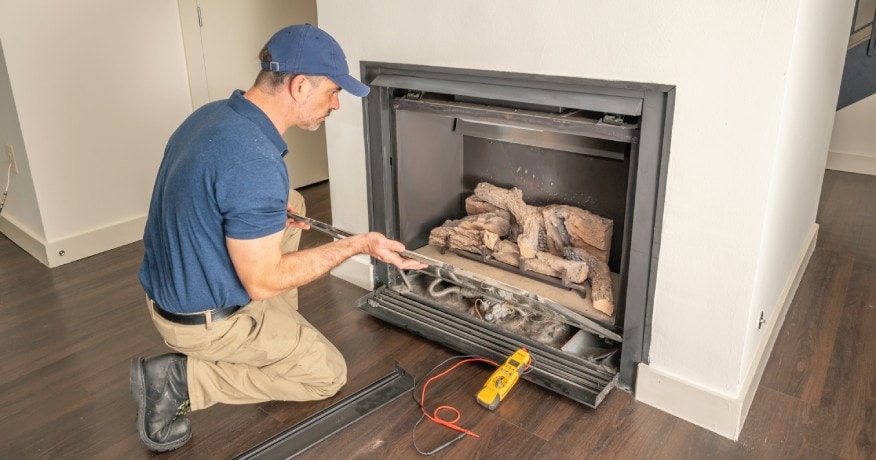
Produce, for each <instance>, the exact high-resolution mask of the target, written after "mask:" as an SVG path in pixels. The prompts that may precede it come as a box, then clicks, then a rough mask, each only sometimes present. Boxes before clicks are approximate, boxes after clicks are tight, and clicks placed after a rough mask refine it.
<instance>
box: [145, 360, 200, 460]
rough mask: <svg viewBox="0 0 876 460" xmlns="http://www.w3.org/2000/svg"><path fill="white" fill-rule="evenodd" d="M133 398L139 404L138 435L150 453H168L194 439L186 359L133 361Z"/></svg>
mask: <svg viewBox="0 0 876 460" xmlns="http://www.w3.org/2000/svg"><path fill="white" fill-rule="evenodd" d="M131 396H133V398H134V401H137V404H138V407H137V432H138V434H139V435H140V441H142V442H143V444H145V445H146V447H148V448H149V449H150V450H154V451H157V452H165V451H168V450H173V449H176V448H178V447H181V446H182V445H183V444H185V443H186V442H188V440H189V439H191V437H192V427H191V423H190V422H189V419H188V418H187V417H185V414H186V412H188V409H189V390H188V383H187V380H186V356H185V355H182V354H179V353H171V354H166V355H160V356H155V357H152V358H148V359H146V358H134V359H133V360H131Z"/></svg>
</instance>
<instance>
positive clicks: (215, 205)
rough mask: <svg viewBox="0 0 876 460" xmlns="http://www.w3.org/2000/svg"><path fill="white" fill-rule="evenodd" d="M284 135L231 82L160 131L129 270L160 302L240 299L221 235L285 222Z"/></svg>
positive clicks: (246, 234)
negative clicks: (165, 136) (161, 145)
mask: <svg viewBox="0 0 876 460" xmlns="http://www.w3.org/2000/svg"><path fill="white" fill-rule="evenodd" d="M286 151H287V148H286V143H285V142H284V141H283V138H282V137H281V136H280V133H279V132H278V131H277V128H276V127H274V125H273V123H271V121H270V119H268V117H267V116H266V115H265V113H264V112H262V111H261V109H259V108H258V107H256V106H255V105H254V104H253V103H251V102H250V101H248V100H247V99H245V98H244V97H243V92H242V91H240V90H237V91H235V92H234V93H232V94H231V97H230V98H229V99H227V100H222V101H215V102H211V103H209V104H206V105H204V106H203V107H201V108H199V109H198V110H196V111H195V112H194V113H192V114H191V115H190V116H189V117H188V118H187V119H186V120H185V121H184V122H183V123H182V125H180V127H179V128H177V130H176V132H174V133H173V135H172V136H171V137H170V140H169V141H168V143H167V148H166V149H165V151H164V158H163V159H162V161H161V166H160V168H159V170H158V177H157V178H156V180H155V188H154V190H153V192H152V201H151V202H150V205H149V215H148V217H147V220H146V229H145V232H144V234H143V243H144V245H145V255H144V257H143V263H142V265H141V266H140V272H139V278H140V282H141V283H142V285H143V288H144V289H145V290H146V293H147V294H148V295H149V296H150V297H151V298H152V299H154V300H155V301H156V302H157V303H158V304H159V305H161V307H162V308H163V309H165V310H167V311H171V312H176V313H194V312H199V311H204V310H211V309H214V308H220V307H227V306H232V305H246V304H247V303H248V302H249V301H250V297H249V295H248V294H247V293H246V290H245V289H244V288H243V285H242V284H241V283H240V279H239V278H238V277H237V273H236V272H235V271H234V266H233V265H232V263H231V258H230V256H229V255H228V248H227V247H226V245H225V237H226V236H228V237H231V238H234V239H254V238H260V237H263V236H267V235H271V234H274V233H277V232H279V231H282V230H283V229H284V228H285V227H286V202H287V201H288V198H289V174H288V172H287V170H286V164H285V162H284V161H283V156H284V155H285V154H286Z"/></svg>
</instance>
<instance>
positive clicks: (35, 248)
mask: <svg viewBox="0 0 876 460" xmlns="http://www.w3.org/2000/svg"><path fill="white" fill-rule="evenodd" d="M145 226H146V216H142V217H136V218H134V219H131V220H127V221H124V222H119V223H116V224H113V225H110V226H107V227H102V228H98V229H96V230H92V231H89V232H84V233H80V234H79V235H75V236H71V237H68V238H64V239H62V240H58V241H53V242H51V243H47V242H45V241H42V240H41V239H39V238H37V237H36V236H34V235H32V234H30V233H29V232H27V231H25V230H23V227H22V226H21V225H17V224H16V222H14V221H13V220H12V219H9V220H5V219H2V220H0V231H2V232H3V234H5V235H6V236H7V237H8V238H9V239H10V240H12V241H13V242H14V243H15V244H17V245H18V246H20V247H21V248H22V249H24V250H25V251H27V253H28V254H30V255H32V256H33V257H35V258H36V259H37V260H39V261H40V262H41V263H42V264H43V265H46V266H48V267H49V268H54V267H57V266H60V265H64V264H68V263H70V262H73V261H76V260H80V259H84V258H86V257H90V256H93V255H95V254H99V253H101V252H104V251H109V250H110V249H115V248H117V247H120V246H124V245H126V244H130V243H133V242H135V241H140V240H142V239H143V228H145Z"/></svg>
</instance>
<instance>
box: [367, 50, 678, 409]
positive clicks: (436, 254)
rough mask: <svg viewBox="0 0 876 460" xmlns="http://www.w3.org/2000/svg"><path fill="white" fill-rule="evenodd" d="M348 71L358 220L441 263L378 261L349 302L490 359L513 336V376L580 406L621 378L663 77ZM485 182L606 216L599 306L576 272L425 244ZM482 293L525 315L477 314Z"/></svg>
mask: <svg viewBox="0 0 876 460" xmlns="http://www.w3.org/2000/svg"><path fill="white" fill-rule="evenodd" d="M362 78H363V80H364V81H365V82H366V83H368V84H370V85H371V87H372V92H371V94H370V95H369V96H368V97H367V98H366V99H365V101H364V108H365V129H366V143H367V146H366V150H367V161H368V169H367V170H368V188H369V209H370V212H371V215H370V221H371V227H372V228H373V229H374V230H376V231H380V232H383V233H385V234H387V235H388V236H390V237H392V238H395V239H398V240H400V241H402V242H403V243H405V245H406V246H407V248H408V249H409V250H412V251H414V252H416V253H418V254H422V255H423V257H427V258H429V259H430V260H438V261H440V263H441V267H440V268H434V267H433V268H430V270H426V271H424V272H421V273H417V274H411V273H401V272H399V271H398V270H397V269H395V268H394V267H392V266H387V265H385V264H378V266H377V269H376V278H377V280H376V286H377V289H376V290H375V291H374V292H373V293H371V294H369V295H368V296H366V297H364V298H363V299H361V300H360V302H359V307H360V308H362V309H363V310H364V311H366V312H368V313H369V314H371V315H373V316H376V317H378V318H381V319H383V320H386V321H388V322H390V323H393V324H395V325H397V326H399V327H402V328H404V329H407V330H409V331H411V332H414V333H417V334H419V335H422V336H423V337H426V338H428V339H430V340H435V341H437V342H440V343H442V344H444V345H446V346H448V347H450V348H453V349H456V350H458V351H460V352H463V353H471V354H479V355H482V356H486V357H488V358H491V359H494V360H496V361H502V360H504V358H505V357H507V356H509V355H510V354H511V353H512V352H513V351H514V349H516V348H517V347H519V346H521V345H522V346H526V347H527V348H528V349H529V350H530V352H531V353H532V354H533V356H534V358H535V363H536V364H535V366H534V369H533V371H532V372H531V373H529V374H527V376H526V378H527V379H528V380H530V381H532V382H534V383H536V384H539V385H542V386H544V387H546V388H549V389H551V390H554V391H556V392H558V393H560V394H563V395H565V396H568V397H570V398H572V399H574V400H577V401H580V402H582V403H584V404H587V405H590V406H592V407H596V406H597V405H598V404H599V403H600V401H601V400H602V398H604V397H605V395H606V394H607V392H608V391H610V390H611V388H612V387H614V386H620V387H622V388H626V389H633V385H634V382H635V372H636V366H637V364H638V363H640V362H647V356H648V344H649V340H650V318H651V307H652V302H653V292H654V281H655V273H656V268H657V262H658V255H659V241H660V222H661V218H662V215H661V213H662V203H663V187H664V184H665V176H666V165H667V160H668V152H669V133H670V127H671V120H672V108H673V98H674V88H673V87H670V86H665V85H654V84H645V83H631V82H605V81H596V80H586V79H580V78H569V77H559V76H543V75H525V74H515V73H506V72H488V71H478V70H469V69H450V68H436V67H425V66H413V65H399V64H388V63H375V62H366V63H363V65H362ZM485 183H486V184H490V185H491V186H495V187H499V188H500V189H508V190H515V191H517V190H519V191H520V192H521V193H522V197H523V199H524V200H525V203H526V205H528V206H532V207H544V206H556V205H563V206H571V207H574V208H576V209H585V210H587V211H588V212H592V213H593V214H595V215H598V216H601V217H602V218H605V219H609V220H610V222H611V223H612V224H613V225H612V231H611V234H610V238H609V240H610V241H609V242H608V248H609V249H607V250H606V251H605V254H604V264H605V265H606V266H607V268H608V270H607V271H610V286H611V294H612V296H611V297H612V301H613V306H614V308H613V311H610V312H608V313H606V312H605V311H601V310H599V309H596V308H594V300H593V299H594V298H593V295H594V289H593V288H594V286H595V284H593V285H591V281H589V280H588V281H586V282H582V283H580V284H575V283H569V282H568V280H566V279H556V278H553V279H552V278H551V277H546V276H543V275H541V274H538V273H534V272H533V271H532V270H528V269H526V268H525V261H524V260H523V258H522V257H521V260H520V263H519V264H518V265H517V266H516V267H515V266H513V265H509V264H505V265H503V264H501V263H496V261H495V260H494V259H493V258H491V257H489V251H487V250H486V249H484V250H483V251H482V252H481V254H471V253H468V254H467V253H465V251H449V250H448V248H445V247H436V245H434V244H432V245H430V244H428V243H429V235H430V232H431V231H432V230H433V229H435V228H436V227H439V226H441V225H442V223H444V222H445V221H448V220H453V219H459V218H461V217H463V216H465V215H466V200H467V199H468V198H469V197H471V196H472V195H473V193H475V190H476V189H477V188H478V187H479V184H485ZM518 220H519V219H518ZM521 252H522V251H521ZM594 283H595V282H594ZM466 302H468V303H466ZM491 302H492V304H491ZM485 303H486V304H491V305H493V307H496V306H498V305H500V304H501V305H507V306H508V308H510V309H511V310H515V311H524V312H526V315H525V316H527V317H528V318H535V319H534V320H532V321H531V324H530V325H526V324H524V325H523V326H518V327H511V326H508V325H506V324H502V323H501V322H500V321H493V320H491V319H490V318H487V317H485V316H484V314H483V313H482V311H481V310H478V309H479V308H481V307H482V305H483V304H485ZM460 304H462V305H460ZM484 311H486V310H484ZM490 314H492V313H490ZM532 315H534V316H532ZM494 316H495V315H494ZM533 324H537V325H538V326H539V327H534V326H533V327H530V326H531V325H533Z"/></svg>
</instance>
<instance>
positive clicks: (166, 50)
mask: <svg viewBox="0 0 876 460" xmlns="http://www.w3.org/2000/svg"><path fill="white" fill-rule="evenodd" d="M0 43H2V46H3V57H4V58H5V61H4V62H5V65H4V67H2V68H0V70H2V71H3V72H2V74H3V77H5V78H0V100H2V102H3V103H4V104H3V108H2V109H0V113H2V115H0V117H2V118H0V135H2V136H3V137H2V138H0V143H10V144H13V145H14V146H15V149H16V157H17V160H18V162H19V164H20V166H21V168H20V169H21V173H20V174H18V175H16V176H13V177H14V179H13V181H12V184H11V187H10V192H9V198H8V201H7V203H6V208H4V210H3V214H2V217H0V230H3V232H4V233H6V234H7V236H9V237H10V238H11V239H13V240H14V241H16V242H17V243H19V245H21V246H22V247H24V248H25V249H27V250H28V251H29V252H31V253H32V254H33V255H34V256H35V257H37V258H38V259H40V260H41V261H43V262H44V263H46V264H48V265H49V266H55V265H59V264H62V263H66V262H70V261H73V260H76V259H79V258H82V257H87V256H89V255H92V254H95V253H97V252H100V251H103V250H107V249H111V248H114V247H118V246H120V245H122V244H126V243H130V242H133V241H137V240H139V239H140V238H142V232H143V223H144V222H145V214H146V209H147V207H148V202H149V196H150V194H151V191H152V183H153V180H154V177H155V172H156V171H157V168H158V164H159V162H160V160H161V156H162V153H163V150H164V144H165V143H166V141H167V138H168V137H169V135H170V133H171V132H172V131H173V129H175V128H176V126H177V124H178V123H179V122H180V121H182V119H183V118H184V117H185V116H186V115H187V114H188V113H190V111H191V102H190V97H189V92H188V91H189V90H188V86H187V83H186V69H185V58H184V54H183V45H182V38H181V33H180V23H179V13H178V10H177V2H176V0H152V1H149V2H142V1H136V0H79V1H76V2H70V1H65V0H41V1H38V2H32V1H26V0H7V1H3V2H0ZM6 78H8V87H4V85H2V83H3V81H4V80H5V79H6ZM12 99H14V103H15V104H14V106H12V105H11V104H10V105H7V101H10V100H12ZM13 107H14V108H13ZM6 165H7V163H6V158H5V155H3V156H2V158H0V166H2V167H3V168H4V173H5V167H6ZM4 179H5V174H4ZM61 251H64V255H63V256H61V255H59V253H60V252H61Z"/></svg>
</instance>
